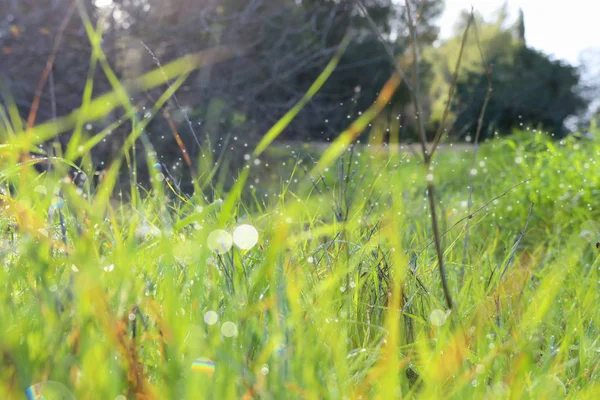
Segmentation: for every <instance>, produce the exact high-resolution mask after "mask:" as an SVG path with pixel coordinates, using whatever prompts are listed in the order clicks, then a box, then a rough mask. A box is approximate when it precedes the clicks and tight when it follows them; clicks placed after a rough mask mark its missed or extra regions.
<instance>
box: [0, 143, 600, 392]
mask: <svg viewBox="0 0 600 400" xmlns="http://www.w3.org/2000/svg"><path fill="white" fill-rule="evenodd" d="M527 136H528V137H529V138H530V139H523V137H520V138H518V139H515V140H512V139H502V140H496V141H492V142H490V143H488V144H485V145H484V146H483V147H482V148H481V149H480V152H479V154H478V156H477V162H476V165H477V167H476V169H477V173H476V174H475V175H474V176H473V178H474V194H473V196H474V197H473V202H474V206H473V209H476V208H478V206H479V205H483V204H485V203H486V202H488V201H489V200H491V199H493V198H494V197H496V196H498V195H501V194H503V193H505V192H506V191H507V190H508V189H509V188H511V187H513V186H514V185H517V184H519V183H521V182H523V181H525V180H527V179H529V181H528V182H527V183H523V184H520V185H519V186H517V187H516V188H514V189H513V190H511V191H509V192H508V193H506V195H505V196H503V197H500V198H498V199H497V200H496V201H493V202H491V203H490V204H489V205H488V206H487V207H486V208H483V209H482V210H481V211H479V212H477V213H476V214H474V215H473V217H472V218H470V219H467V220H464V221H463V222H460V223H458V224H457V225H456V226H455V227H454V228H452V229H450V228H451V227H452V226H453V225H454V224H455V222H456V221H459V220H460V219H462V218H464V217H466V216H467V215H468V212H467V209H466V207H465V202H466V200H467V199H468V188H467V186H468V185H469V180H470V177H469V176H470V172H471V169H472V153H471V152H465V153H461V152H451V151H445V152H443V153H441V154H440V155H439V157H438V160H437V162H436V166H435V170H434V171H433V174H434V177H435V183H436V186H437V189H438V201H439V206H440V209H441V212H440V214H441V216H440V220H441V221H440V223H441V226H442V231H446V230H448V229H449V230H448V232H447V233H446V234H445V235H444V237H443V248H444V256H445V261H446V264H447V267H448V271H449V272H448V273H449V276H448V278H449V283H450V287H451V289H452V296H453V298H454V301H455V303H456V304H455V308H454V309H453V310H452V312H451V313H449V314H447V313H446V312H445V309H444V300H443V294H442V292H441V285H440V277H439V275H438V272H437V268H436V258H435V252H434V249H433V246H429V247H426V246H427V244H428V243H430V240H431V233H430V220H429V216H428V214H429V213H428V209H427V208H426V204H427V203H426V201H425V192H424V190H425V183H424V182H425V177H424V176H423V175H424V172H423V169H422V167H421V165H419V161H418V159H416V158H415V157H414V156H403V155H394V154H391V155H389V154H383V153H381V152H375V151H374V150H367V149H366V148H362V149H358V148H357V149H355V150H354V151H353V152H352V153H351V152H346V154H344V155H343V156H342V158H341V159H339V160H338V161H337V162H336V163H335V164H334V165H331V166H330V167H329V169H328V171H327V172H326V173H325V175H326V176H325V181H324V182H323V181H320V180H319V181H318V182H315V185H313V184H311V183H310V181H309V178H308V176H307V175H306V173H305V172H304V171H305V170H307V171H308V170H310V169H311V168H310V167H312V165H311V163H312V161H310V159H309V158H307V157H304V158H302V157H300V159H302V160H303V161H302V163H304V164H307V165H306V169H303V168H301V167H300V166H299V165H297V161H295V160H297V159H298V158H294V157H292V156H291V155H290V156H289V157H288V158H286V157H287V156H285V155H282V154H281V153H282V152H281V150H280V151H278V153H279V154H278V155H277V157H274V158H273V159H272V160H269V159H268V157H269V156H268V154H267V155H266V156H265V157H266V158H264V159H262V163H261V165H260V166H254V164H252V165H253V166H252V167H250V169H249V171H250V172H249V175H248V176H249V177H250V178H249V181H250V182H253V179H254V177H255V176H260V177H261V179H262V181H263V183H262V184H260V185H255V186H256V187H255V188H254V189H251V188H250V185H249V184H246V186H245V189H244V190H243V193H242V195H241V197H240V198H239V199H238V200H236V201H235V202H234V203H233V205H232V208H231V209H230V210H229V211H227V214H226V215H223V211H222V210H223V209H224V205H225V204H226V203H227V199H228V195H227V193H223V194H222V195H223V198H224V199H225V202H224V203H223V204H220V203H219V202H217V203H213V204H206V203H205V202H204V200H203V196H201V195H200V193H199V192H198V193H197V194H196V195H195V196H194V197H192V199H191V200H189V201H187V202H184V201H181V200H178V199H177V198H176V197H175V196H173V195H172V193H171V192H170V191H169V190H168V188H166V187H164V188H163V189H164V190H154V191H152V192H150V193H149V194H147V195H145V196H140V199H139V201H138V203H137V204H134V203H130V202H125V201H122V202H120V201H112V202H105V203H100V204H103V206H102V207H98V203H96V202H95V197H94V196H93V195H92V196H88V197H83V196H82V194H80V193H78V192H77V191H76V190H75V189H74V188H73V187H72V186H71V185H65V184H61V183H59V182H58V180H57V179H56V177H55V176H49V175H43V176H40V177H34V176H32V175H26V174H29V171H28V170H25V169H24V170H23V171H21V176H22V177H23V178H24V179H22V180H21V182H20V184H19V187H18V190H19V195H18V196H15V197H13V198H12V199H9V198H8V197H7V196H5V197H3V200H4V205H3V213H2V227H3V232H5V233H4V234H3V235H2V238H1V240H2V241H1V248H0V251H1V253H2V254H1V255H2V259H3V260H4V263H3V266H2V268H1V269H0V282H1V284H2V290H1V291H0V305H1V306H0V310H1V312H0V326H2V327H3V328H2V329H1V330H0V393H3V396H2V397H3V398H7V397H8V398H24V390H25V389H26V388H27V387H28V386H31V385H33V384H35V383H38V382H44V381H55V382H59V383H62V384H63V385H65V387H67V388H68V390H69V391H71V392H72V393H73V394H74V395H75V396H76V397H77V398H98V399H114V398H117V396H119V395H123V396H126V398H128V399H133V398H157V399H159V398H173V399H183V398H189V399H196V398H212V399H224V398H243V397H244V396H245V397H246V398H273V399H280V398H332V399H335V398H361V396H362V398H393V397H394V396H396V397H409V398H410V397H413V398H456V399H463V398H508V397H511V398H535V399H538V398H563V397H565V396H569V397H571V398H597V396H598V394H599V393H598V392H599V391H600V387H599V386H598V374H599V372H598V369H597V366H598V362H599V361H600V335H599V331H598V324H599V323H600V315H599V312H598V307H597V304H598V303H599V302H600V291H599V289H600V287H599V286H600V285H599V282H600V278H599V276H598V275H599V273H598V269H599V268H600V264H599V263H598V251H597V250H596V248H595V246H594V244H595V241H596V240H597V239H596V238H598V237H600V229H598V228H597V227H598V226H600V224H597V223H596V222H595V221H598V219H599V218H600V210H599V209H598V201H597V199H598V194H597V188H598V187H599V178H598V175H597V164H596V161H595V160H596V159H597V157H598V154H599V152H600V143H598V142H593V141H581V142H578V141H576V140H574V139H569V140H566V141H564V142H562V143H559V142H550V141H546V140H545V139H544V138H543V137H542V136H541V135H539V134H533V133H531V132H528V135H527ZM298 152H299V153H301V151H298ZM283 162H285V164H286V165H285V166H284V165H282V164H283ZM269 163H270V164H271V165H270V168H272V169H273V170H274V171H275V172H277V173H278V175H277V177H278V179H269V176H268V172H267V171H268V169H269V168H266V167H265V164H269ZM274 163H276V164H277V165H276V166H274V165H273V164H274ZM480 163H481V164H480ZM2 170H4V171H7V170H9V169H8V166H7V165H3V166H2ZM286 170H287V171H289V172H287V173H286V174H289V175H282V174H283V172H282V171H286ZM275 172H273V173H275ZM348 172H349V175H350V176H349V177H347V178H345V177H344V176H343V175H346V174H348ZM282 176H283V178H282ZM288 177H289V179H288ZM4 178H6V179H8V178H7V177H6V174H5V175H4ZM295 180H297V182H295ZM266 182H270V183H269V184H268V187H267V188H265V185H267V183H266ZM288 182H289V183H288ZM59 185H60V186H61V187H62V190H63V196H64V206H62V208H60V210H62V212H63V214H64V217H65V221H66V222H65V227H66V231H67V232H66V237H67V245H66V247H65V246H64V245H63V244H62V233H61V224H60V222H59V218H58V215H57V212H54V215H53V217H54V218H53V219H52V220H51V221H48V222H47V219H48V210H49V209H51V210H52V208H51V206H52V204H55V206H56V201H57V198H56V197H55V196H52V195H51V194H52V193H54V192H55V191H56V189H57V188H58V186H59ZM531 203H535V204H534V206H533V213H532V216H531V219H530V221H529V224H528V228H527V230H526V231H525V236H524V238H523V239H522V241H521V242H520V244H519V246H518V247H517V248H516V250H515V251H514V257H513V259H512V262H511V263H510V264H509V265H508V266H507V267H506V273H505V274H504V275H502V273H501V271H502V270H503V268H504V267H505V265H506V264H507V261H508V259H509V258H510V255H511V253H513V245H514V243H515V239H516V237H517V236H518V235H519V234H520V233H521V232H522V231H523V229H524V226H525V224H526V222H527V218H528V213H529V209H530V205H531ZM59 206H60V204H59ZM84 214H85V218H84ZM11 219H12V220H13V221H12V222H19V227H18V228H14V227H8V223H9V222H10V220H11ZM219 221H220V222H219ZM467 221H469V232H470V233H469V235H470V236H469V242H468V248H467V253H466V254H467V258H466V261H467V262H466V264H463V243H464V235H465V229H464V225H465V223H466V222H467ZM242 223H248V224H251V225H253V226H255V227H256V228H257V229H258V232H259V241H258V244H257V245H256V246H254V247H253V248H252V249H250V250H240V249H239V248H237V247H236V246H235V245H234V246H233V247H232V249H231V250H229V251H227V252H226V253H225V254H220V255H219V254H215V253H213V252H212V251H211V250H210V249H209V248H208V246H207V236H208V235H209V234H210V233H211V232H212V231H214V230H216V229H219V228H220V229H225V230H227V231H229V232H232V231H233V229H234V228H235V227H236V226H238V225H240V224H242ZM597 229H598V230H597ZM596 230H597V231H596ZM588 231H589V232H590V233H589V234H588V233H587V232H588ZM582 233H583V236H582ZM593 235H595V236H593ZM590 240H591V242H592V243H591V244H590ZM463 269H464V278H463V281H462V284H461V283H460V278H459V277H460V276H461V270H463ZM209 311H214V312H216V313H217V315H218V321H217V322H216V323H214V324H212V325H209V324H208V323H206V322H205V316H206V318H208V317H209V316H210V315H211V314H212V313H209V314H208V315H207V314H206V313H207V312H209ZM212 315H213V318H214V314H212ZM132 319H133V320H135V324H134V321H132ZM211 322H212V321H211ZM227 322H232V323H233V324H234V326H235V329H233V331H234V333H235V335H234V336H232V337H229V336H227V335H226V334H228V332H230V331H231V330H232V325H231V324H228V323H227ZM437 325H440V326H437ZM134 330H135V335H134V334H133V332H134ZM224 333H225V335H224ZM202 357H206V358H209V359H211V360H213V361H214V365H215V368H214V374H207V373H206V372H203V371H196V370H192V364H193V362H194V360H196V359H199V358H202ZM136 396H137V397H136Z"/></svg>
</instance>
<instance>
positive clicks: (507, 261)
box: [500, 203, 534, 277]
mask: <svg viewBox="0 0 600 400" xmlns="http://www.w3.org/2000/svg"><path fill="white" fill-rule="evenodd" d="M533 206H534V203H531V207H529V215H528V216H527V221H526V222H525V227H524V228H523V230H522V231H521V233H520V234H519V237H517V240H515V244H514V245H513V248H512V251H511V253H510V256H509V257H508V260H506V264H504V269H503V270H502V274H500V277H503V276H504V274H505V273H506V270H507V268H508V266H509V265H510V264H511V263H512V260H513V259H514V257H515V253H516V252H517V248H518V247H519V244H520V243H521V240H523V238H524V237H525V233H526V232H527V227H528V226H529V220H531V214H532V213H533Z"/></svg>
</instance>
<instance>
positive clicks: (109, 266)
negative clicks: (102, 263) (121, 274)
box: [104, 264, 115, 272]
mask: <svg viewBox="0 0 600 400" xmlns="http://www.w3.org/2000/svg"><path fill="white" fill-rule="evenodd" d="M114 269H115V264H110V265H107V266H106V267H104V270H105V271H106V272H112V271H113V270H114Z"/></svg>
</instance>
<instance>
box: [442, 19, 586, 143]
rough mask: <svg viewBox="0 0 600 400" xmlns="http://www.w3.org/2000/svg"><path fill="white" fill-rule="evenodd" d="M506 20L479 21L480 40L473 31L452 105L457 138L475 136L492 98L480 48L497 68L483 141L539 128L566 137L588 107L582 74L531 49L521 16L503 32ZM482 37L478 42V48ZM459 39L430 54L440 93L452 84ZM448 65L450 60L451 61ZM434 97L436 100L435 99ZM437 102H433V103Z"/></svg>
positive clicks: (494, 73) (485, 121) (494, 70)
mask: <svg viewBox="0 0 600 400" xmlns="http://www.w3.org/2000/svg"><path fill="white" fill-rule="evenodd" d="M505 18H506V17H505V15H503V14H501V16H500V18H499V20H498V21H496V22H493V23H485V22H484V21H483V20H481V19H480V18H478V19H477V26H478V32H479V35H478V36H477V37H476V36H475V34H474V32H473V31H471V33H470V36H469V41H468V43H467V46H466V48H465V52H464V56H463V67H462V70H461V73H460V74H459V80H458V84H457V87H456V93H455V96H454V100H453V102H452V107H451V111H452V113H451V114H452V115H451V118H450V119H454V120H455V121H454V126H453V129H452V130H451V132H450V134H451V135H453V136H455V137H460V138H465V137H473V134H475V131H476V128H477V122H478V119H479V115H480V113H481V109H482V106H483V104H484V101H485V98H486V95H487V93H488V73H487V71H486V70H485V68H484V66H483V63H482V60H481V54H480V52H479V49H481V51H482V52H483V55H484V57H486V61H487V62H488V63H489V64H491V65H492V66H493V70H492V75H491V76H492V90H493V91H492V94H491V98H490V101H489V104H488V106H487V109H486V112H485V117H484V119H483V126H482V127H483V129H482V132H481V137H480V138H481V139H484V138H486V137H490V136H492V135H494V134H500V135H504V134H509V133H511V132H512V129H513V128H520V127H532V128H540V129H543V130H544V131H547V132H549V133H551V134H552V135H554V136H555V137H562V136H564V135H566V134H567V130H566V129H565V127H564V121H565V119H566V118H567V117H569V116H572V115H576V114H577V113H578V112H579V111H581V110H582V108H583V107H584V106H585V101H584V100H583V98H582V97H581V95H580V94H579V93H578V90H577V88H578V84H579V73H578V70H577V69H576V68H574V67H572V66H570V65H568V64H566V63H564V62H562V61H555V60H552V59H550V58H549V57H548V56H546V55H545V54H543V53H541V52H539V51H536V50H534V49H532V48H529V47H527V45H526V43H525V41H524V36H523V35H524V32H525V25H524V21H523V15H522V14H521V16H520V18H519V20H518V22H517V24H516V25H514V26H513V27H509V28H506V27H505ZM477 38H479V43H477ZM460 41H461V38H460V37H456V38H453V39H451V40H449V41H448V42H446V43H444V44H443V45H442V46H441V47H440V48H439V49H436V50H435V51H434V52H432V55H431V59H432V60H433V61H432V62H434V63H435V64H436V68H437V69H436V77H435V82H436V84H435V85H434V88H435V90H437V92H436V93H440V94H443V93H446V92H447V88H448V87H449V85H450V82H451V74H450V73H449V71H450V69H449V68H450V65H451V64H452V63H453V62H455V60H452V58H453V57H454V58H455V57H456V56H455V54H457V52H458V50H459V48H460ZM449 60H450V61H449ZM434 98H435V96H433V95H432V99H434ZM434 101H435V100H434ZM445 101H446V100H445V98H444V99H443V101H440V102H438V103H435V102H434V106H435V108H434V110H435V113H434V118H433V120H434V126H435V124H436V123H439V121H440V118H441V110H442V109H443V103H445Z"/></svg>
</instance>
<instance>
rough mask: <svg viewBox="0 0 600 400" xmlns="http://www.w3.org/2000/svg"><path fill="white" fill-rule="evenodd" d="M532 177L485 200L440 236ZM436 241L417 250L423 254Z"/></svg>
mask: <svg viewBox="0 0 600 400" xmlns="http://www.w3.org/2000/svg"><path fill="white" fill-rule="evenodd" d="M530 180H531V179H525V180H524V181H522V182H519V183H517V184H516V185H514V186H513V187H511V188H510V189H508V190H506V191H505V192H503V193H502V194H500V195H498V196H496V197H494V198H492V199H491V200H488V201H487V202H485V203H484V204H483V205H482V206H480V207H479V208H477V209H476V210H475V211H473V212H472V213H470V214H467V216H466V217H462V218H461V219H459V220H458V221H456V222H455V223H454V224H453V225H452V226H451V227H450V228H448V229H446V230H445V231H444V232H443V233H442V234H441V235H440V236H441V237H444V236H445V235H446V234H448V233H449V232H450V231H451V230H453V229H454V228H456V226H457V225H458V224H460V223H461V222H463V221H464V220H469V219H471V218H473V217H474V216H475V214H477V213H478V212H479V211H481V210H483V209H484V208H486V207H487V206H489V205H490V204H491V203H493V202H494V201H496V200H498V199H499V198H501V197H504V196H506V195H507V194H508V193H509V192H510V191H511V190H513V189H515V188H517V187H519V186H521V185H523V184H525V183H527V182H529V181H530ZM433 242H434V239H431V240H430V241H429V243H427V244H426V245H425V246H423V247H422V248H421V249H420V250H418V251H417V253H418V254H421V253H422V252H424V251H425V249H427V248H428V247H429V246H431V245H432V244H433Z"/></svg>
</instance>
